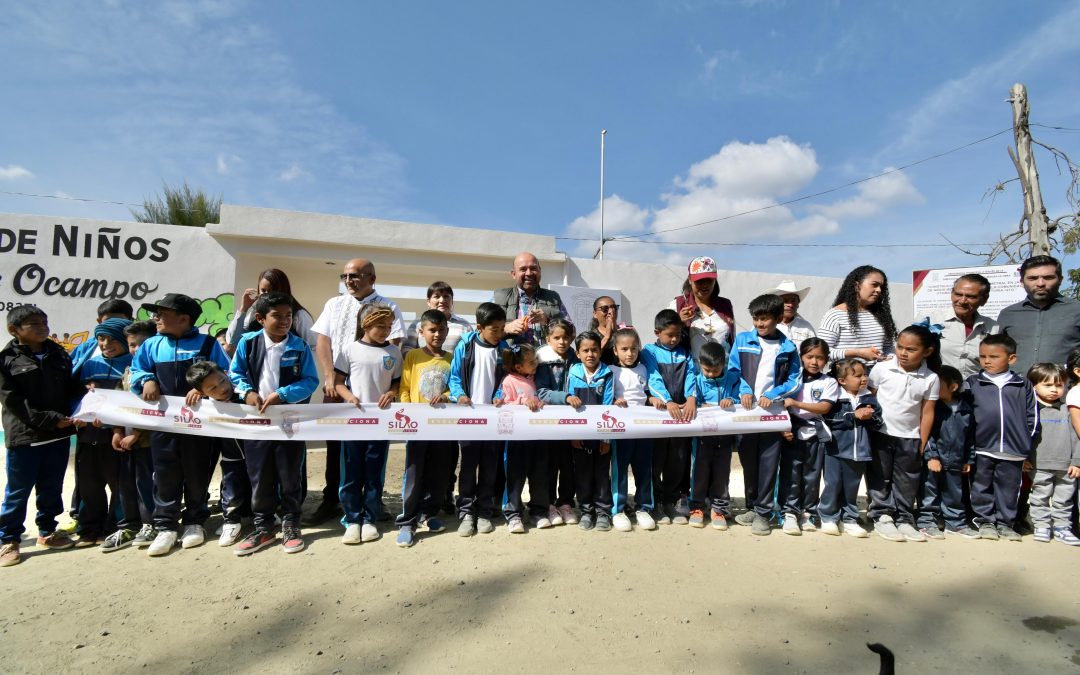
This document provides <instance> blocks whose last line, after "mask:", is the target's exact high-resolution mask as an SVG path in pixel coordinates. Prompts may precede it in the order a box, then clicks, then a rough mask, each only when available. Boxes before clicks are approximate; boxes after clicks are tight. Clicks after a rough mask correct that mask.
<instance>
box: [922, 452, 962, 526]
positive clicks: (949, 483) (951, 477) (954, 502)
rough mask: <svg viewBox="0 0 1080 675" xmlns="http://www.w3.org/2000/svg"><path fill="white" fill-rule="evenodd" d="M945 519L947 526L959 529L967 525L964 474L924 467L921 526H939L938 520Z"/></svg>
mask: <svg viewBox="0 0 1080 675" xmlns="http://www.w3.org/2000/svg"><path fill="white" fill-rule="evenodd" d="M939 519H941V520H944V521H945V527H946V528H948V529H950V530H958V529H960V528H961V527H965V526H966V525H967V507H965V506H964V474H962V473H960V471H946V470H945V469H944V468H942V470H941V471H938V472H936V473H935V472H933V471H931V470H930V469H928V468H926V467H925V466H924V467H923V480H922V497H921V498H920V499H919V517H918V520H917V525H918V526H919V527H929V526H930V525H933V526H934V527H937V524H938V523H937V521H938V520H939Z"/></svg>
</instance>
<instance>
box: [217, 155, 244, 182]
mask: <svg viewBox="0 0 1080 675" xmlns="http://www.w3.org/2000/svg"><path fill="white" fill-rule="evenodd" d="M242 161H243V160H242V159H240V157H239V156H237V155H226V154H225V153H224V152H219V153H218V156H217V172H218V173H220V174H221V175H223V176H224V175H225V174H227V173H229V172H230V171H232V170H233V167H235V166H236V165H237V164H239V163H240V162H242Z"/></svg>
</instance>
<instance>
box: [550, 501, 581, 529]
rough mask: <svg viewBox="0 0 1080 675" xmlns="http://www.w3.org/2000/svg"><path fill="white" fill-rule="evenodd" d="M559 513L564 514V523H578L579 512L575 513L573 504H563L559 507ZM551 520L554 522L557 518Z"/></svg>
mask: <svg viewBox="0 0 1080 675" xmlns="http://www.w3.org/2000/svg"><path fill="white" fill-rule="evenodd" d="M559 513H560V514H562V521H563V522H564V523H566V524H567V525H577V524H578V517H577V514H576V513H574V507H573V506H570V505H569V504H563V505H562V506H560V507H559ZM551 522H553V523H554V522H555V520H554V519H552V521H551Z"/></svg>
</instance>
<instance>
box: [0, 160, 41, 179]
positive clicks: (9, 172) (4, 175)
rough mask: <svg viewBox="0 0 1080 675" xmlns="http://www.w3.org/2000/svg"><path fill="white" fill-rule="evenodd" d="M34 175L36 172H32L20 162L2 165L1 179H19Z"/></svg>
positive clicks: (0, 170)
mask: <svg viewBox="0 0 1080 675" xmlns="http://www.w3.org/2000/svg"><path fill="white" fill-rule="evenodd" d="M33 177H34V174H32V173H31V172H30V171H29V170H28V169H27V168H26V167H23V166H19V165H18V164H9V165H8V166H0V180H19V179H20V178H33Z"/></svg>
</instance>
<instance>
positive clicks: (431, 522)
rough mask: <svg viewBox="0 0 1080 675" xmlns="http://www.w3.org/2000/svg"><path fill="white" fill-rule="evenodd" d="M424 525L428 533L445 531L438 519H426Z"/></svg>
mask: <svg viewBox="0 0 1080 675" xmlns="http://www.w3.org/2000/svg"><path fill="white" fill-rule="evenodd" d="M424 524H425V525H427V529H428V532H442V531H443V530H445V529H446V526H445V525H443V521H441V520H439V519H438V518H428V519H427V520H425V521H424Z"/></svg>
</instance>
